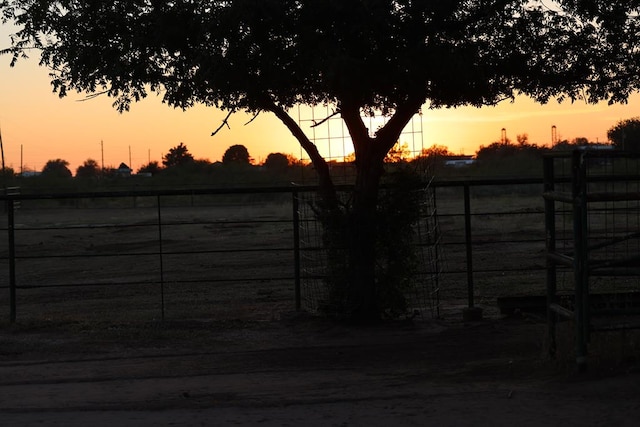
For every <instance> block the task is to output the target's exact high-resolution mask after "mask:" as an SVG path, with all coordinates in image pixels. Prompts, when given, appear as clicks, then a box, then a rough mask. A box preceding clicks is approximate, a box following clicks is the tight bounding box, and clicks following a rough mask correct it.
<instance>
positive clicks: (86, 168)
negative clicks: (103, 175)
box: [76, 159, 100, 178]
mask: <svg viewBox="0 0 640 427" xmlns="http://www.w3.org/2000/svg"><path fill="white" fill-rule="evenodd" d="M99 175H100V166H99V165H98V162H97V161H95V160H93V159H87V160H85V161H84V163H82V165H80V166H78V168H77V169H76V178H96V177H97V176H99Z"/></svg>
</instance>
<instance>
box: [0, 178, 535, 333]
mask: <svg viewBox="0 0 640 427" xmlns="http://www.w3.org/2000/svg"><path fill="white" fill-rule="evenodd" d="M432 185H433V188H434V191H435V205H436V208H437V212H438V226H439V227H440V230H441V233H440V235H441V240H440V247H441V254H443V256H444V263H443V265H442V267H441V271H440V274H441V280H440V281H439V283H440V287H441V290H440V292H441V300H442V305H443V308H444V310H443V311H441V313H440V314H441V315H444V316H446V315H447V313H448V312H447V308H449V309H453V310H455V311H456V312H457V311H458V309H459V308H461V307H465V306H474V305H480V306H483V307H486V308H487V309H488V311H489V312H490V311H491V310H495V309H496V304H495V298H496V297H498V296H501V295H513V294H517V295H522V294H541V295H543V294H544V289H545V284H544V283H545V282H544V279H545V255H544V253H545V245H544V243H545V238H544V237H545V236H544V202H543V199H542V196H541V195H542V180H541V179H496V180H458V181H434V182H433V184H432ZM314 191H315V188H313V187H288V188H245V189H198V190H167V191H156V190H153V191H151V190H150V191H119V192H102V193H82V194H79V193H74V194H47V195H29V194H10V195H3V196H0V200H2V201H3V203H5V207H6V209H5V213H4V216H5V217H6V218H5V219H6V221H3V222H4V224H6V225H3V227H2V229H1V230H0V231H2V232H3V233H4V234H5V236H6V239H2V240H0V242H2V243H1V246H0V265H1V266H2V273H0V318H2V319H9V321H11V322H14V321H16V320H17V319H20V320H22V319H24V320H29V319H53V320H69V321H77V320H78V319H80V320H85V319H90V320H98V321H99V320H105V321H106V320H109V321H113V320H118V321H129V320H137V319H165V318H170V319H180V318H189V319H196V318H206V319H219V320H265V319H270V318H274V317H275V316H278V315H279V313H281V312H283V311H294V310H297V309H300V308H301V307H300V301H301V293H302V292H303V289H301V287H300V283H301V280H302V279H303V275H304V272H303V271H302V270H301V268H300V245H299V243H300V242H299V240H300V236H299V233H298V232H299V227H300V223H299V222H300V217H299V203H300V202H299V201H300V200H301V195H302V194H303V193H308V192H314ZM18 204H19V208H17V206H18ZM456 315H457V313H456Z"/></svg>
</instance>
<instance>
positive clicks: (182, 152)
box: [162, 142, 193, 168]
mask: <svg viewBox="0 0 640 427" xmlns="http://www.w3.org/2000/svg"><path fill="white" fill-rule="evenodd" d="M192 162H193V156H192V155H191V153H189V149H188V148H187V146H186V145H184V144H183V143H182V142H181V143H180V144H178V145H176V146H175V147H173V148H170V149H169V152H168V153H167V154H165V155H164V156H162V164H163V165H164V167H165V168H174V167H180V166H185V165H188V164H190V163H192Z"/></svg>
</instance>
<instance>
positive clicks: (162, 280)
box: [156, 194, 164, 322]
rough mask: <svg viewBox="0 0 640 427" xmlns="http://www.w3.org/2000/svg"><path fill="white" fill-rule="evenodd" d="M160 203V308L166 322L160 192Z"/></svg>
mask: <svg viewBox="0 0 640 427" xmlns="http://www.w3.org/2000/svg"><path fill="white" fill-rule="evenodd" d="M156 201H157V205H158V248H159V254H160V310H161V319H162V321H163V322H164V265H163V256H162V214H161V207H160V195H159V194H158V196H157V198H156Z"/></svg>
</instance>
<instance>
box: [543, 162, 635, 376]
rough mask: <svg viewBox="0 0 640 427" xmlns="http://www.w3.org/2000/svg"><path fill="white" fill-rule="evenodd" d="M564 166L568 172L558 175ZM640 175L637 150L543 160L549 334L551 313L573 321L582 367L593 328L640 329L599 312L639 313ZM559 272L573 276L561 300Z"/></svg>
mask: <svg viewBox="0 0 640 427" xmlns="http://www.w3.org/2000/svg"><path fill="white" fill-rule="evenodd" d="M569 162H570V163H569ZM567 169H569V170H570V176H566V175H565V174H561V175H559V174H558V173H557V171H566V170H567ZM639 172H640V156H639V155H638V154H637V153H625V152H620V151H613V150H611V151H605V150H576V151H574V152H573V153H571V157H570V158H569V157H568V156H567V155H565V156H557V155H556V156H548V157H547V158H545V198H546V200H547V201H546V217H547V221H546V222H547V225H546V229H547V250H548V259H549V263H548V269H549V270H548V275H547V278H548V279H547V282H548V283H547V285H548V301H549V304H550V317H549V324H550V335H551V336H553V335H554V331H555V329H554V328H555V326H554V325H555V317H554V313H558V314H562V315H565V316H569V317H572V318H574V319H575V322H576V352H577V361H578V365H579V366H580V367H584V366H586V351H587V343H588V342H589V339H590V333H591V331H593V330H598V329H604V330H610V329H613V328H615V327H616V326H615V325H614V324H618V325H619V326H620V327H624V328H628V327H632V326H634V327H635V326H637V327H640V323H637V322H634V323H629V322H627V321H625V322H619V321H618V320H619V319H618V320H616V321H614V322H612V321H611V320H610V319H609V320H606V319H605V320H604V322H603V317H602V316H603V315H611V314H613V315H617V316H623V315H635V314H640V298H638V293H637V291H640V174H639ZM559 271H560V272H562V277H563V278H564V279H566V278H567V277H571V279H572V280H571V283H572V284H573V291H572V293H571V294H570V295H569V297H564V298H562V291H563V290H564V289H563V288H564V286H563V287H562V288H561V287H559V286H558V281H557V279H558V272H559ZM564 281H565V280H563V282H564ZM567 281H568V280H567ZM596 318H597V322H596ZM551 351H552V352H553V351H555V342H554V343H552V348H551Z"/></svg>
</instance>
